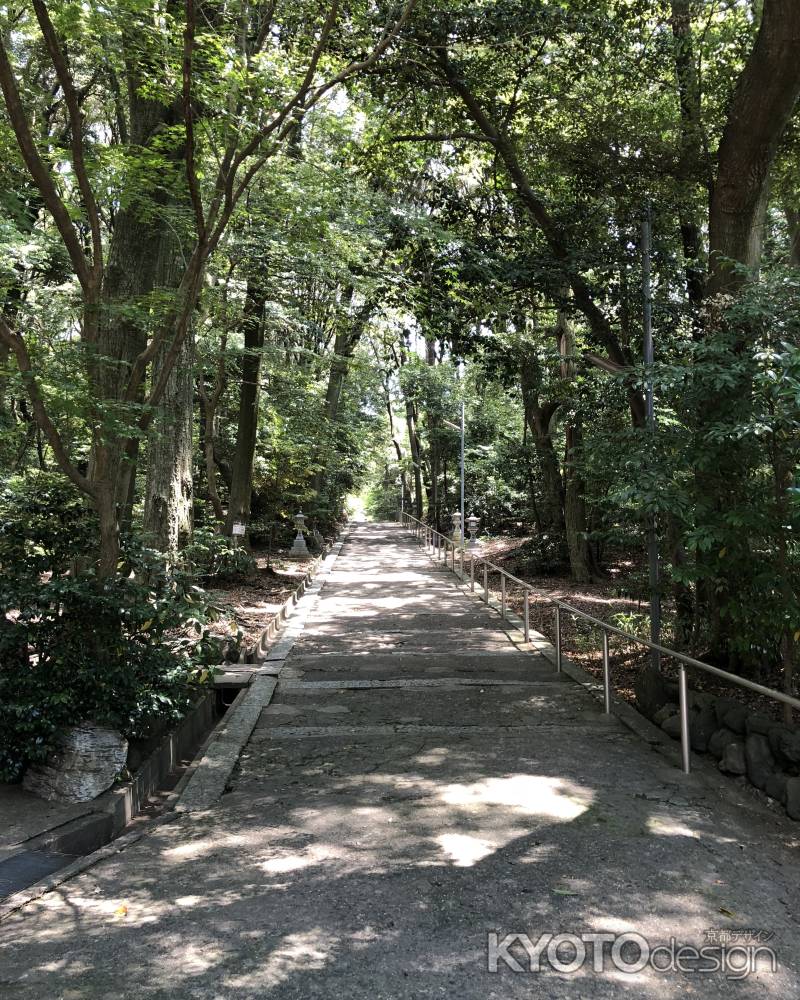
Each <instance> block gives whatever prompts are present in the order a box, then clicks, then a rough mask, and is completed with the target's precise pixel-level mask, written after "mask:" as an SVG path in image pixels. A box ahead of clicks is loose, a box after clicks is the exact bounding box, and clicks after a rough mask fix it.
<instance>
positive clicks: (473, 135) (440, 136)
mask: <svg viewBox="0 0 800 1000" xmlns="http://www.w3.org/2000/svg"><path fill="white" fill-rule="evenodd" d="M458 140H467V141H468V142H490V143H492V144H493V145H494V142H495V140H494V139H492V138H491V136H488V135H484V134H483V133H482V132H429V133H427V134H425V133H421V134H417V135H414V134H411V135H392V136H389V142H457V141H458Z"/></svg>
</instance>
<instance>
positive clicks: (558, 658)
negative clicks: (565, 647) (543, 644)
mask: <svg viewBox="0 0 800 1000" xmlns="http://www.w3.org/2000/svg"><path fill="white" fill-rule="evenodd" d="M556 673H557V674H560V673H561V608H560V607H559V605H558V604H556Z"/></svg>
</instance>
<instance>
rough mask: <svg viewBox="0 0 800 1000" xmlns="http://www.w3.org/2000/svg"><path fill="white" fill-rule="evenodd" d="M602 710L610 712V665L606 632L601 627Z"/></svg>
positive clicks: (608, 713) (607, 713)
mask: <svg viewBox="0 0 800 1000" xmlns="http://www.w3.org/2000/svg"><path fill="white" fill-rule="evenodd" d="M603 710H604V711H605V713H606V715H610V714H611V665H610V663H609V659H608V632H606V630H605V629H603Z"/></svg>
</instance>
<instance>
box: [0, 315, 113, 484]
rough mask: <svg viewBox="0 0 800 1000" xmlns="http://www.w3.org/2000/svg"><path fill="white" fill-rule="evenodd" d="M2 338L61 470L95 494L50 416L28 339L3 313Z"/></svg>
mask: <svg viewBox="0 0 800 1000" xmlns="http://www.w3.org/2000/svg"><path fill="white" fill-rule="evenodd" d="M0 341H2V342H3V343H4V344H6V346H7V347H8V348H9V350H10V351H11V352H12V353H13V355H14V357H15V359H16V362H17V368H18V369H19V373H20V375H21V376H22V382H23V385H24V386H25V391H26V392H27V394H28V399H30V401H31V407H32V408H33V415H34V418H35V420H36V423H37V424H38V425H39V427H40V428H41V429H42V432H43V433H44V436H45V437H46V438H47V442H48V444H49V445H50V447H51V448H52V449H53V455H54V456H55V460H56V463H57V464H58V467H59V469H61V471H62V472H63V473H64V475H65V476H67V477H68V478H69V479H70V480H71V481H72V482H73V483H74V484H75V485H76V486H77V487H78V489H79V490H81V492H82V493H85V494H86V495H87V496H89V497H94V496H95V491H94V488H93V486H92V484H91V483H90V482H89V480H88V479H87V478H86V477H85V476H83V475H82V474H81V473H80V472H79V471H78V469H77V468H76V467H75V466H74V465H73V464H72V461H71V460H70V457H69V455H68V454H67V449H66V447H65V446H64V442H63V441H62V440H61V435H60V434H59V433H58V428H57V427H56V425H55V424H54V423H53V421H52V420H51V419H50V415H49V414H48V412H47V408H46V407H45V404H44V400H43V399H42V393H41V390H40V388H39V383H38V382H37V380H36V377H35V375H34V374H33V371H32V368H31V359H30V355H29V354H28V348H27V346H26V344H25V341H24V340H23V339H22V337H21V336H20V335H19V334H17V333H14V332H13V331H12V329H11V327H10V326H9V325H8V323H7V322H6V321H5V319H4V318H3V316H2V315H0Z"/></svg>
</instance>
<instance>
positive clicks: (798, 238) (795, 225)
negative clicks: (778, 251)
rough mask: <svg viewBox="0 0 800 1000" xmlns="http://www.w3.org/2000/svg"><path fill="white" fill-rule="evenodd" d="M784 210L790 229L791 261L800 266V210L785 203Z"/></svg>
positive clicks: (795, 265)
mask: <svg viewBox="0 0 800 1000" xmlns="http://www.w3.org/2000/svg"><path fill="white" fill-rule="evenodd" d="M783 211H784V215H785V216H786V225H787V228H788V230H789V263H790V264H792V265H793V266H794V267H800V211H798V209H796V208H794V207H793V206H792V205H784V209H783Z"/></svg>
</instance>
